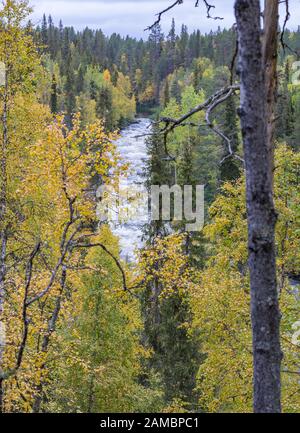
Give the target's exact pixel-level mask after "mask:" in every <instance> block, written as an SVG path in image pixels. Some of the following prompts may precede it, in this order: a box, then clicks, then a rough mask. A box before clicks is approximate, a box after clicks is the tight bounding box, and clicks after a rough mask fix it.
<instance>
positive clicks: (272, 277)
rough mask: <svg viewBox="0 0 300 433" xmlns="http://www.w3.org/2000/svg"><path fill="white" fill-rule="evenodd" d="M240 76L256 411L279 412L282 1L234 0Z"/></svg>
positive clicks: (280, 354)
mask: <svg viewBox="0 0 300 433" xmlns="http://www.w3.org/2000/svg"><path fill="white" fill-rule="evenodd" d="M235 14H236V19H237V30H238V39H239V68H238V69H239V74H240V78H241V108H240V117H241V125H242V133H243V141H244V154H245V165H246V178H247V211H248V247H249V269H250V283H251V312H252V330H253V356H254V411H255V412H258V413H260V412H264V413H268V412H271V413H273V412H274V413H276V412H280V411H281V386H280V385H281V381H280V367H281V358H282V353H281V347H280V311H279V303H278V293H277V278H276V260H275V255H276V252H275V225H276V219H277V214H276V211H275V207H274V200H273V165H274V164H273V132H274V131H273V125H274V121H273V120H274V119H273V115H274V105H275V91H276V83H277V79H276V53H277V29H278V2H277V1H276V2H274V1H273V0H271V1H270V0H266V2H265V29H264V30H265V33H264V40H263V43H262V42H261V24H260V20H261V10H260V2H259V0H236V2H235Z"/></svg>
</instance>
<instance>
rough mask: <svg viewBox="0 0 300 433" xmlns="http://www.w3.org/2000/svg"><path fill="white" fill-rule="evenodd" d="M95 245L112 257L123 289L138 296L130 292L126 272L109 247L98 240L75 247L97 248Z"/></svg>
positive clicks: (134, 295)
mask: <svg viewBox="0 0 300 433" xmlns="http://www.w3.org/2000/svg"><path fill="white" fill-rule="evenodd" d="M97 247H99V248H101V249H102V250H103V251H104V252H105V253H106V254H108V255H109V256H110V257H111V258H112V259H113V261H114V262H115V264H116V265H117V267H118V269H119V271H120V272H121V275H122V283H123V289H124V291H125V292H128V293H129V294H130V295H132V296H133V297H135V298H138V296H137V295H136V294H134V293H132V291H131V289H129V288H128V285H127V278H126V273H125V271H124V269H123V267H122V265H121V263H120V261H119V260H118V259H117V258H116V256H115V255H114V254H113V253H112V252H110V251H109V249H108V248H107V247H106V246H105V245H103V244H102V243H100V242H97V243H95V244H77V245H76V248H97Z"/></svg>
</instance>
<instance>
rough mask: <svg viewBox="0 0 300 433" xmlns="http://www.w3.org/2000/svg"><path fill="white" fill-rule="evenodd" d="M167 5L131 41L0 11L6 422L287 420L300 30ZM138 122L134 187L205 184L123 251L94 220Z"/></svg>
mask: <svg viewBox="0 0 300 433" xmlns="http://www.w3.org/2000/svg"><path fill="white" fill-rule="evenodd" d="M169 3H170V5H169V6H170V8H169V10H167V11H161V12H162V14H161V15H159V16H158V19H157V21H156V22H155V19H156V18H157V17H153V16H149V17H148V19H149V24H150V27H149V29H148V31H147V32H145V34H144V37H143V39H137V38H134V37H130V36H127V37H124V36H121V35H120V34H117V33H113V34H111V35H106V34H104V33H103V32H102V30H101V29H100V28H99V29H98V30H94V29H90V28H88V27H86V28H85V29H84V30H78V29H76V27H68V26H64V24H63V22H62V21H60V22H55V21H54V19H53V18H52V17H51V16H48V15H46V14H45V15H44V16H43V18H42V19H41V21H40V22H39V24H38V25H33V23H32V21H31V18H30V17H31V7H34V1H33V4H31V2H30V4H29V3H28V2H27V1H26V0H5V1H3V2H2V4H1V6H0V62H1V63H0V116H1V118H0V142H1V146H0V413H85V414H86V413H228V412H230V413H247V412H256V413H279V412H285V413H289V412H291V413H299V412H300V351H299V350H300V339H299V333H300V332H299V331H300V298H299V288H300V74H299V65H300V63H299V57H300V25H299V28H298V29H292V30H289V25H288V17H289V13H290V14H293V10H292V8H290V9H289V2H288V0H286V1H285V2H279V1H277V0H266V1H265V6H264V11H262V10H261V5H260V2H259V1H258V0H235V2H232V3H234V5H232V6H231V7H232V10H233V13H234V14H235V19H236V25H235V26H234V27H233V28H231V29H224V28H223V27H221V21H220V27H219V29H218V30H217V31H211V32H203V31H202V29H201V25H200V24H199V30H196V31H189V29H188V28H187V26H185V25H182V26H179V25H177V23H176V21H175V20H174V19H173V22H172V26H171V28H170V29H169V31H167V32H166V31H163V30H162V28H163V27H162V21H163V20H164V16H165V13H168V14H169V15H170V14H172V8H177V7H180V4H181V3H182V1H178V2H175V4H172V1H170V2H169ZM200 3H201V2H197V5H198V6H199V7H203V8H204V9H203V10H204V12H207V15H208V17H207V18H205V19H208V20H209V19H210V18H212V17H211V15H212V13H215V14H216V15H217V13H218V9H217V7H216V8H215V9H212V5H210V3H212V4H213V0H211V1H210V2H205V1H204V2H203V5H200ZM279 3H286V10H287V15H286V21H285V24H284V27H283V28H282V25H281V26H280V22H279V21H278V7H279ZM194 6H195V4H194V2H191V8H192V7H194ZM162 9H163V8H162ZM157 12H159V11H157ZM262 12H263V18H262V17H261V13H262ZM113 13H114V12H113V7H112V14H113ZM204 16H206V13H205V14H204ZM281 18H283V20H284V18H285V17H284V16H283V17H281ZM151 22H152V25H151ZM141 119H143V120H142V122H146V121H147V127H146V128H144V130H143V131H142V133H140V132H137V133H136V137H135V136H130V140H131V141H132V143H131V146H132V147H133V148H136V149H137V146H138V144H136V145H135V144H134V143H135V141H134V140H136V143H142V145H144V149H145V155H143V157H141V158H140V161H141V164H142V168H141V173H139V176H141V178H142V179H143V180H144V186H145V188H146V190H147V191H148V192H149V193H150V192H151V186H153V185H156V186H158V187H169V188H170V190H171V191H172V194H171V199H170V200H169V202H170V204H174V202H175V200H176V191H178V188H179V189H180V188H182V189H184V187H185V186H187V185H188V186H191V187H193V188H196V187H197V186H199V185H202V186H204V210H203V213H204V220H205V222H204V227H203V228H201V230H196V231H188V230H187V229H186V227H187V223H188V222H189V218H188V217H187V215H186V214H185V217H184V218H183V219H180V218H177V217H176V215H174V214H172V215H170V218H166V219H164V218H163V217H162V218H160V219H159V220H155V221H154V220H152V219H150V218H148V220H147V221H145V222H144V223H143V225H142V227H140V228H139V230H140V231H141V237H140V243H139V245H138V247H137V248H135V247H136V246H135V245H133V240H131V233H132V231H130V232H129V234H127V235H125V238H126V239H125V240H126V241H127V242H129V243H130V242H131V244H132V245H131V248H132V251H133V250H134V249H135V251H134V258H133V259H132V258H131V257H129V256H128V255H126V254H124V251H122V236H121V237H120V236H118V232H117V231H116V230H115V229H114V227H113V225H112V224H110V222H109V221H108V220H104V219H101V218H99V214H98V211H97V209H98V208H99V203H100V202H101V201H102V199H103V197H99V187H100V186H101V187H103V186H105V187H107V186H108V187H111V188H115V187H116V185H118V183H119V181H120V179H124V178H125V179H130V178H131V176H132V170H135V169H136V168H135V164H137V161H136V160H135V159H134V158H135V156H134V155H133V156H132V155H131V156H132V158H131V160H132V161H133V164H130V163H129V162H128V159H127V158H126V152H125V153H122V152H120V145H119V144H118V143H120V140H122V143H123V144H124V145H125V146H126V144H127V143H126V137H128V136H127V135H126V134H127V133H128V131H129V132H130V131H131V129H130V128H133V129H134V128H141V126H138V125H141V123H139V122H140V121H141ZM142 125H144V123H142ZM138 131H140V129H138ZM122 137H123V138H122ZM137 152H138V150H137ZM127 153H128V152H127ZM124 155H125V156H124ZM129 156H130V155H129ZM176 188H177V189H176ZM192 204H193V205H194V207H195V206H196V196H195V194H194V195H192ZM122 227H123V229H124V227H127V226H126V221H124V222H123V226H122ZM131 230H132V229H131ZM134 230H135V229H134ZM123 238H124V235H123ZM123 241H124V239H123Z"/></svg>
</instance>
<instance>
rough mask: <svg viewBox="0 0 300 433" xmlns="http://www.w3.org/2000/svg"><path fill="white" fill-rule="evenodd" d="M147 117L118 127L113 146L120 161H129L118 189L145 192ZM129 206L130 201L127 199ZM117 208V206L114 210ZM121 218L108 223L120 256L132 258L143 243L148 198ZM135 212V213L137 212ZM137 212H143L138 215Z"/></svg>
mask: <svg viewBox="0 0 300 433" xmlns="http://www.w3.org/2000/svg"><path fill="white" fill-rule="evenodd" d="M150 125H151V121H150V120H149V119H147V118H139V119H137V121H136V122H135V123H133V124H131V125H130V126H128V127H127V128H125V129H123V130H122V131H121V136H120V138H119V139H118V140H117V143H116V144H117V148H118V151H119V152H120V154H121V156H122V158H123V159H124V161H126V162H128V163H129V164H130V171H129V174H128V176H126V178H122V179H121V182H120V189H121V190H122V191H128V192H129V194H130V192H133V193H134V192H136V191H137V190H138V191H139V193H143V192H144V193H146V192H147V191H146V186H145V182H146V180H147V178H146V176H147V175H146V164H147V161H148V158H149V156H148V153H147V134H149V127H150ZM128 207H130V202H129V203H128ZM116 212H118V210H116ZM128 213H129V217H128V219H126V220H125V221H119V222H115V223H114V224H112V230H113V233H114V234H115V235H116V236H118V237H119V239H120V249H121V257H122V258H123V259H124V260H126V261H128V262H132V261H134V260H135V257H136V255H135V251H136V249H139V248H141V247H142V246H143V240H142V237H143V226H144V225H145V222H146V220H147V215H148V202H147V201H145V200H143V201H142V203H139V209H138V212H134V211H133V212H130V210H129V212H128ZM137 214H138V215H137ZM141 216H144V220H143V218H141Z"/></svg>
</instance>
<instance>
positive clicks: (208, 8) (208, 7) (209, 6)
mask: <svg viewBox="0 0 300 433" xmlns="http://www.w3.org/2000/svg"><path fill="white" fill-rule="evenodd" d="M183 1H184V0H176V1H175V2H174V3H172V4H171V5H170V6H168V7H167V8H166V9H164V10H162V11H161V12H159V13H158V14H157V19H156V21H155V22H154V23H153V24H152V25H151V26H149V27H147V28H146V29H145V31H150V30H152V29H153V28H154V27H156V26H157V25H158V24H159V23H160V22H161V19H162V16H163V15H164V14H166V13H167V12H169V11H170V10H171V9H174V8H175V7H176V6H179V5H181V4H183ZM202 1H203V3H204V5H205V7H206V14H207V15H206V16H207V18H209V19H213V20H223V19H224V18H222V17H214V16H212V15H211V10H213V9H215V6H214V5H212V4H210V3H208V0H202ZM199 3H200V0H196V1H195V7H196V8H197V7H199Z"/></svg>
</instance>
